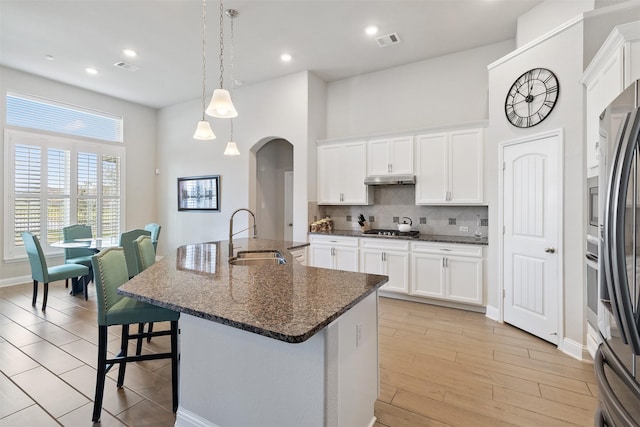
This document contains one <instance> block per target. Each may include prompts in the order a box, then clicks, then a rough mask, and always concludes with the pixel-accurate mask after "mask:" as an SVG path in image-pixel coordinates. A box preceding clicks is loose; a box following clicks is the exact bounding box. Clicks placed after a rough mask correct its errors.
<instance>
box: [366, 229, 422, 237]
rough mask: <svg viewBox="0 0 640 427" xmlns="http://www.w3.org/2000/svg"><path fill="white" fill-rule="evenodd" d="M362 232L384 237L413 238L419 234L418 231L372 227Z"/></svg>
mask: <svg viewBox="0 0 640 427" xmlns="http://www.w3.org/2000/svg"><path fill="white" fill-rule="evenodd" d="M363 234H373V235H376V236H385V237H404V238H407V237H408V238H413V237H418V235H419V234H420V232H419V231H417V230H413V231H398V230H385V229H381V228H372V229H371V230H367V231H365V232H364V233H363Z"/></svg>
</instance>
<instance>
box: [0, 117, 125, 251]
mask: <svg viewBox="0 0 640 427" xmlns="http://www.w3.org/2000/svg"><path fill="white" fill-rule="evenodd" d="M124 152H125V151H124V148H123V147H121V146H115V147H114V146H111V145H108V144H100V143H96V142H90V141H83V140H80V139H72V138H69V137H57V136H51V135H43V134H39V133H36V132H27V131H19V130H13V129H7V130H5V170H6V171H7V184H6V187H5V188H6V190H7V193H8V194H7V197H6V199H7V203H6V204H5V206H6V212H5V217H6V218H7V221H6V233H5V235H6V236H8V238H7V239H5V245H6V247H5V252H4V253H5V259H12V258H19V257H22V256H24V247H23V242H22V237H21V234H22V233H23V232H24V231H31V232H33V233H34V234H36V235H37V236H38V238H39V239H40V242H41V243H42V246H43V250H44V251H45V252H59V250H56V249H54V248H50V247H49V245H50V244H51V243H53V242H56V241H59V240H62V228H63V227H64V226H67V225H69V224H76V223H78V224H88V225H91V228H92V231H93V233H94V235H96V236H103V237H115V236H118V235H119V234H120V229H121V224H122V213H123V210H122V205H123V202H122V171H123V162H124Z"/></svg>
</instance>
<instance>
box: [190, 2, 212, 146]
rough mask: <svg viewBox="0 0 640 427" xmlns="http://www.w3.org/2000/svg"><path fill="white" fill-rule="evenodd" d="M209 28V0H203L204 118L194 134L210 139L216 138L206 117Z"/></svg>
mask: <svg viewBox="0 0 640 427" xmlns="http://www.w3.org/2000/svg"><path fill="white" fill-rule="evenodd" d="M206 28H207V0H202V120H200V121H199V122H198V126H197V127H196V132H195V133H194V134H193V138H194V139H199V140H209V139H216V136H215V134H214V133H213V130H212V129H211V125H210V124H209V122H208V121H207V120H205V117H204V111H205V110H204V106H205V96H206V93H207V88H206V79H207V77H206V76H207V57H206V55H205V50H206V49H205V47H206V46H205V34H206Z"/></svg>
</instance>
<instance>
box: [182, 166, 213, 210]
mask: <svg viewBox="0 0 640 427" xmlns="http://www.w3.org/2000/svg"><path fill="white" fill-rule="evenodd" d="M178 210H179V211H217V212H219V211H220V175H210V176H190V177H184V178H178Z"/></svg>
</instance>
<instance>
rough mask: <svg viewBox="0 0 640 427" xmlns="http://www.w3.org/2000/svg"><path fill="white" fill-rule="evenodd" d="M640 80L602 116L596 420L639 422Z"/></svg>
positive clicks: (617, 423)
mask: <svg viewBox="0 0 640 427" xmlns="http://www.w3.org/2000/svg"><path fill="white" fill-rule="evenodd" d="M638 84H639V82H636V83H635V84H632V85H631V86H630V87H629V88H628V89H627V90H626V91H625V92H624V93H623V94H621V95H620V96H619V97H618V98H616V100H614V101H613V102H612V103H611V104H610V105H609V106H608V107H607V108H606V109H605V111H603V113H602V114H601V115H600V141H599V144H600V185H601V187H600V188H601V190H606V191H600V194H602V195H603V198H602V199H601V202H602V203H601V205H602V210H603V212H602V213H603V215H601V216H600V218H603V219H602V224H601V230H602V232H601V240H600V257H599V260H600V265H599V271H600V273H601V277H600V289H599V298H600V304H599V309H598V313H597V316H598V329H599V332H600V338H601V339H602V343H601V344H600V345H599V347H598V350H597V352H596V356H595V371H596V377H597V380H598V387H599V405H598V411H597V413H596V417H595V425H598V426H602V425H607V426H640V371H639V370H640V356H639V355H640V162H639V160H640V139H639V137H640V109H638V105H639V99H638V90H639V85H638Z"/></svg>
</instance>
